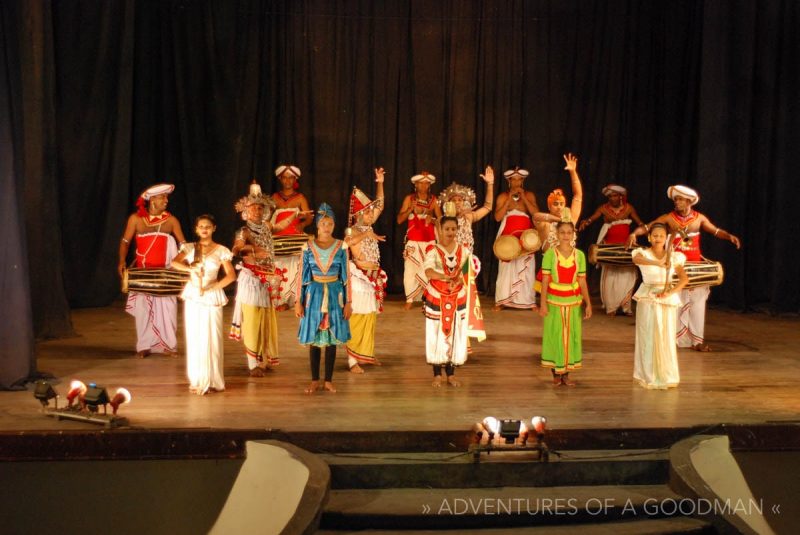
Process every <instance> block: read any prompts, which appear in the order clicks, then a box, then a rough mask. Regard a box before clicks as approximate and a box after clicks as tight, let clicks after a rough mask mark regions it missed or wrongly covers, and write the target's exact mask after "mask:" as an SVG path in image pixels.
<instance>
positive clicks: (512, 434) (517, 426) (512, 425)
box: [500, 420, 525, 444]
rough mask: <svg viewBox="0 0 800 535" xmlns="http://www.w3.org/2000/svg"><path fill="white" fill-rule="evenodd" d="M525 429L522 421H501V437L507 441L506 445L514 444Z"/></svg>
mask: <svg viewBox="0 0 800 535" xmlns="http://www.w3.org/2000/svg"><path fill="white" fill-rule="evenodd" d="M524 427H525V426H524V425H523V424H522V421H521V420H501V421H500V437H501V438H502V439H503V440H505V441H506V444H514V442H516V440H517V438H519V436H520V434H521V430H522V429H523V428H524Z"/></svg>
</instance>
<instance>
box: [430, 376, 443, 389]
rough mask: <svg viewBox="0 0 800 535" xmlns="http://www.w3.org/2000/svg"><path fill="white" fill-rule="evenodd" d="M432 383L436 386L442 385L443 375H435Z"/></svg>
mask: <svg viewBox="0 0 800 535" xmlns="http://www.w3.org/2000/svg"><path fill="white" fill-rule="evenodd" d="M432 385H433V386H434V387H436V388H439V387H440V386H442V376H441V375H437V376H436V377H434V378H433V383H432Z"/></svg>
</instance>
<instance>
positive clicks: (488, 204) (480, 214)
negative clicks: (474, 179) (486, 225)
mask: <svg viewBox="0 0 800 535" xmlns="http://www.w3.org/2000/svg"><path fill="white" fill-rule="evenodd" d="M481 178H482V179H483V181H484V182H485V183H486V196H485V198H484V200H483V206H481V207H480V208H478V209H477V210H475V211H474V212H472V222H473V223H474V222H475V221H480V220H481V219H483V218H484V217H486V216H487V215H489V214H490V213H491V212H492V206H493V205H494V169H492V166H490V165H487V166H486V170H485V171H484V172H483V174H482V175H481Z"/></svg>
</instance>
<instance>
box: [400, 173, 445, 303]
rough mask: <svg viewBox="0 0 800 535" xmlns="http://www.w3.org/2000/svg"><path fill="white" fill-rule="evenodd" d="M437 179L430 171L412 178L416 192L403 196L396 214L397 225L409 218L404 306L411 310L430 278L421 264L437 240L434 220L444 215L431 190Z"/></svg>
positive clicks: (404, 253) (404, 255) (405, 251)
mask: <svg viewBox="0 0 800 535" xmlns="http://www.w3.org/2000/svg"><path fill="white" fill-rule="evenodd" d="M434 182H436V177H435V176H433V175H432V174H430V173H428V172H427V171H423V172H422V173H420V174H418V175H414V176H412V177H411V183H412V184H414V193H409V194H408V195H406V197H405V199H403V204H402V206H401V207H400V212H399V213H398V214H397V224H398V225H402V224H403V223H405V222H406V220H407V221H408V230H406V240H405V249H404V250H403V258H404V259H405V266H404V268H405V269H404V272H403V286H404V288H405V292H406V304H405V307H404V308H405V309H406V310H410V309H411V306H412V304H413V302H414V301H421V300H422V292H423V291H425V286H427V284H428V280H427V279H426V278H425V270H424V269H423V268H422V263H423V262H424V260H425V251H426V250H427V249H428V246H429V245H433V244H434V243H435V242H436V230H435V225H434V219H438V218H440V217H442V209H441V207H440V206H439V203H438V202H436V195H434V194H432V193H431V192H430V189H431V184H433V183H434Z"/></svg>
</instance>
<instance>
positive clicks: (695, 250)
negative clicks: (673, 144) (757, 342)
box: [627, 185, 741, 351]
mask: <svg viewBox="0 0 800 535" xmlns="http://www.w3.org/2000/svg"><path fill="white" fill-rule="evenodd" d="M667 197H669V198H670V199H672V202H673V203H674V204H675V209H674V210H673V211H672V212H670V213H668V214H664V215H662V216H660V217H658V218H657V219H656V220H655V221H653V222H652V223H650V225H652V224H653V223H664V224H666V225H667V226H668V227H669V229H670V232H671V233H672V234H674V235H675V238H674V242H673V245H674V248H675V250H676V251H680V252H682V253H683V254H684V255H685V256H686V261H687V263H691V262H702V261H703V256H702V255H701V253H700V231H701V230H704V231H706V232H709V233H711V234H713V235H714V237H716V238H719V239H721V240H726V241H729V242H731V243H732V244H734V245H735V246H736V248H737V249H739V248H740V247H741V242H740V241H739V238H737V237H736V236H734V235H733V234H731V233H729V232H727V231H724V230H722V229H721V228H719V227H718V226H716V225H714V224H713V223H712V222H711V221H709V219H708V217H706V216H705V215H703V214H701V213H700V212H698V211H696V210H694V209H693V208H692V206H694V205H695V204H697V203H698V202H699V201H700V195H698V193H697V192H696V191H695V190H693V189H692V188H690V187H688V186H681V185H677V186H670V187H669V188H668V189H667ZM648 229H649V225H642V226H640V227H637V228H636V230H634V231H633V232H632V233H631V234H630V236H629V237H628V244H627V245H628V247H629V248H632V247H634V246H635V245H636V238H637V237H638V236H643V235H644V234H646V233H647V231H648ZM709 293H710V289H709V287H708V286H698V287H694V288H691V289H688V290H686V289H685V290H682V291H681V303H682V306H681V310H680V314H679V317H678V332H677V337H678V347H691V348H692V349H694V350H695V351H711V349H710V348H709V347H708V345H707V344H706V343H705V339H704V337H703V334H704V331H705V319H706V301H707V300H708V295H709Z"/></svg>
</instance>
